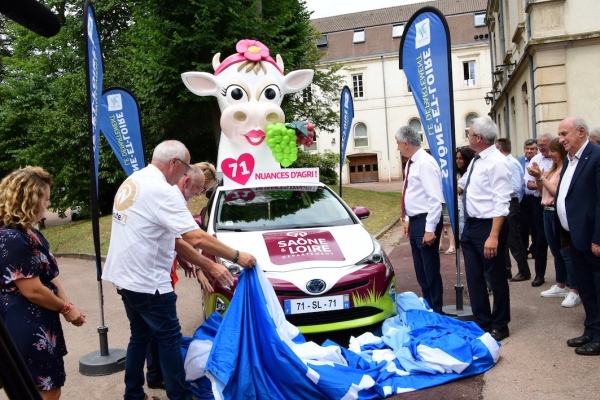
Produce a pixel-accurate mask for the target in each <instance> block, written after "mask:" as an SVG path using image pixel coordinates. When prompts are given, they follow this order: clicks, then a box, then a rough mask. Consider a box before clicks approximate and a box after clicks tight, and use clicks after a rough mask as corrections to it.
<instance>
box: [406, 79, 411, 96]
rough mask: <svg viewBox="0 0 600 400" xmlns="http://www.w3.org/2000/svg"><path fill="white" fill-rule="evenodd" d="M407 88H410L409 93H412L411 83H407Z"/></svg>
mask: <svg viewBox="0 0 600 400" xmlns="http://www.w3.org/2000/svg"><path fill="white" fill-rule="evenodd" d="M406 86H407V87H408V93H412V89H411V88H410V83H408V81H406Z"/></svg>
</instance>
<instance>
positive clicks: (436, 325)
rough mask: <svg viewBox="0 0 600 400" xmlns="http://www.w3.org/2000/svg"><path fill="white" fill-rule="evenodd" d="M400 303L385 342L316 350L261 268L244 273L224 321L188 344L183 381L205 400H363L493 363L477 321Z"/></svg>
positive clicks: (371, 339)
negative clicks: (287, 316) (286, 312)
mask: <svg viewBox="0 0 600 400" xmlns="http://www.w3.org/2000/svg"><path fill="white" fill-rule="evenodd" d="M396 305H397V309H398V315H397V316H395V317H393V318H389V319H387V320H386V321H385V322H384V324H383V326H382V333H383V336H381V337H379V336H376V335H373V334H372V333H365V334H363V335H361V336H359V337H358V338H352V339H351V340H350V346H349V347H348V348H344V347H341V346H339V345H338V344H336V343H334V342H332V341H329V340H328V341H326V342H325V343H323V345H322V346H319V345H317V344H316V343H313V342H306V341H305V340H304V337H303V336H302V334H301V333H299V331H298V329H297V328H296V327H294V326H293V325H291V324H290V323H289V322H287V321H286V319H285V315H284V313H283V310H282V308H281V305H280V303H279V300H278V299H277V296H276V295H275V291H274V290H273V287H272V286H271V284H270V283H269V280H268V278H267V277H266V275H265V274H264V272H263V271H262V270H261V269H260V267H259V266H258V265H257V266H256V267H255V268H252V269H247V270H243V271H242V274H241V275H240V278H239V280H238V285H237V287H236V290H235V294H234V296H233V299H232V301H231V304H230V305H229V308H228V309H227V314H226V315H225V317H224V318H221V315H220V314H219V313H213V314H212V315H211V316H210V317H209V319H208V320H207V321H206V322H204V324H202V325H201V326H200V328H198V330H197V331H196V333H195V334H194V337H193V338H191V339H190V340H185V341H184V342H185V343H184V345H183V346H182V347H183V348H182V353H183V354H185V370H186V378H187V380H188V381H190V382H191V383H192V388H193V390H194V392H195V394H196V396H197V397H198V398H201V399H210V398H213V396H214V398H215V399H232V400H233V399H298V400H301V399H307V400H309V399H310V400H315V399H358V400H367V399H381V398H384V397H389V396H391V395H393V394H398V393H404V392H409V391H413V390H419V389H425V388H428V387H432V386H437V385H442V384H444V383H448V382H451V381H454V380H457V379H461V378H464V377H467V376H472V375H476V374H481V373H483V372H485V371H487V370H488V369H490V368H492V367H493V366H494V365H495V364H496V362H497V361H498V358H499V355H500V352H499V350H500V344H499V343H498V342H496V341H495V340H494V339H493V338H492V337H491V336H490V334H489V333H485V332H483V331H482V330H481V328H479V327H478V326H477V325H476V324H475V323H474V322H461V321H458V320H455V319H453V318H449V317H446V316H442V315H439V314H437V313H435V312H432V311H431V310H430V309H429V308H428V307H427V306H426V302H425V301H424V300H422V299H419V298H418V297H417V296H416V295H415V294H414V293H410V292H407V293H402V294H399V295H398V296H397V297H396ZM209 379H210V381H209ZM211 391H212V393H211Z"/></svg>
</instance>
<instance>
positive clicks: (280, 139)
mask: <svg viewBox="0 0 600 400" xmlns="http://www.w3.org/2000/svg"><path fill="white" fill-rule="evenodd" d="M266 143H267V146H269V148H270V149H271V152H272V153H273V157H275V161H277V162H278V163H280V164H281V165H283V166H284V167H289V166H290V165H292V163H293V162H294V161H296V159H297V158H298V147H297V146H296V130H295V129H292V128H288V127H287V126H285V125H284V124H282V123H281V122H276V123H274V124H268V125H267V137H266Z"/></svg>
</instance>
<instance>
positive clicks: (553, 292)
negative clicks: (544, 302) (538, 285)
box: [540, 285, 570, 297]
mask: <svg viewBox="0 0 600 400" xmlns="http://www.w3.org/2000/svg"><path fill="white" fill-rule="evenodd" d="M569 293H570V292H569V289H567V288H566V287H565V288H559V287H558V286H557V285H552V287H551V288H550V289H548V290H544V291H543V292H542V293H540V296H542V297H566V296H567V294H569Z"/></svg>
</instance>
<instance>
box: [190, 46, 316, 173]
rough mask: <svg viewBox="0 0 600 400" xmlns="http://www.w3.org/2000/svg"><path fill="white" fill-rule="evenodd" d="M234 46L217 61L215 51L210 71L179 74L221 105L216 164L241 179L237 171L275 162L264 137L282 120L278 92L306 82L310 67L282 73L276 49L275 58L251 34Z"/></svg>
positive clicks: (193, 89)
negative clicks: (232, 50) (250, 36)
mask: <svg viewBox="0 0 600 400" xmlns="http://www.w3.org/2000/svg"><path fill="white" fill-rule="evenodd" d="M236 50H237V54H234V55H232V56H229V57H227V58H226V59H225V60H223V62H219V58H220V53H217V54H215V56H214V58H213V68H214V69H215V73H214V75H213V74H209V73H206V72H185V73H183V74H182V75H181V76H182V79H183V82H184V84H185V85H186V87H187V88H188V89H189V90H190V91H191V92H192V93H194V94H196V95H198V96H215V97H216V98H217V100H218V102H219V107H220V108H221V140H220V144H219V155H218V160H217V169H218V170H220V171H222V172H223V173H224V174H225V175H227V176H228V177H229V178H230V179H233V180H234V181H236V182H238V183H242V184H243V183H245V182H244V177H242V176H241V175H240V174H244V176H245V175H249V174H251V173H252V171H253V170H254V169H256V170H267V169H278V168H281V166H280V165H279V163H277V162H276V161H275V158H274V157H273V154H272V152H271V150H270V149H269V147H268V146H267V144H266V143H265V136H266V126H267V124H272V123H276V122H281V123H284V122H285V121H284V115H283V111H282V110H281V107H280V105H281V101H282V100H283V95H285V94H288V93H295V92H299V91H300V90H302V89H304V88H306V87H307V86H308V85H310V83H311V81H312V78H313V74H314V71H313V70H298V71H293V72H290V73H289V74H287V75H284V73H283V60H282V59H281V57H280V56H279V54H278V55H277V56H276V59H277V61H275V60H274V59H273V58H271V56H270V55H269V49H268V48H267V47H266V46H265V45H264V44H262V43H261V42H259V41H257V40H240V41H239V42H238V44H237V46H236ZM230 175H232V176H233V178H232V176H230ZM246 181H247V179H246Z"/></svg>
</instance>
